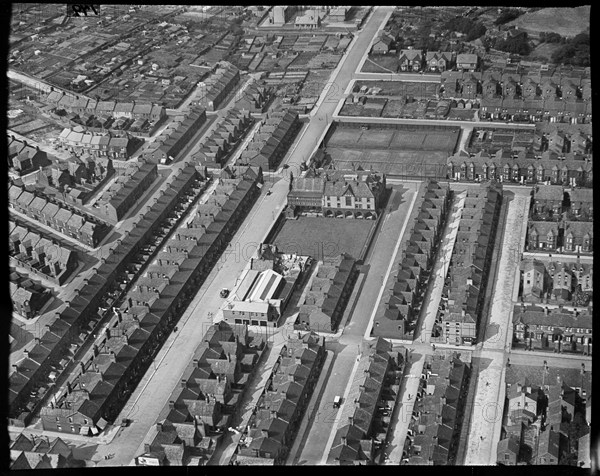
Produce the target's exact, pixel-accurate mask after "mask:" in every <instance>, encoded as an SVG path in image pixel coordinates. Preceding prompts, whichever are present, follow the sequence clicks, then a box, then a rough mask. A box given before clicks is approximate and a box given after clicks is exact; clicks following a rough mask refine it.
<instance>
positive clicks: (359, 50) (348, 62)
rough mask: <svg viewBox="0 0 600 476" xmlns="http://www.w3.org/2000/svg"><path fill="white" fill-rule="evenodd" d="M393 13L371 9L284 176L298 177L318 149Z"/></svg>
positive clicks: (327, 86) (331, 78) (381, 9)
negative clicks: (375, 37)
mask: <svg viewBox="0 0 600 476" xmlns="http://www.w3.org/2000/svg"><path fill="white" fill-rule="evenodd" d="M393 10H394V7H388V6H386V7H376V8H375V10H374V11H373V13H372V14H371V16H370V18H369V19H368V20H367V22H366V24H365V26H364V27H363V29H362V30H361V31H360V32H359V33H358V38H356V40H355V41H354V42H353V44H352V45H351V46H350V49H349V50H348V52H347V53H346V55H345V56H344V57H343V58H342V60H341V61H340V64H339V65H338V67H337V68H336V71H334V72H333V73H332V75H331V77H330V79H329V82H328V83H327V84H326V85H325V88H324V91H323V93H322V96H324V99H323V100H321V101H320V103H317V108H316V110H315V112H314V113H311V115H312V116H313V117H312V119H311V121H310V123H309V125H308V127H307V128H306V129H305V131H304V133H303V135H302V137H301V139H300V141H299V144H298V147H296V148H295V149H294V150H293V151H292V153H291V154H290V156H289V157H288V159H287V161H286V162H285V164H287V165H289V168H288V169H287V170H285V171H284V173H285V175H286V176H289V173H293V175H294V177H298V176H299V175H300V163H301V162H306V161H307V160H308V159H309V158H310V156H311V154H312V151H313V150H314V149H315V148H316V147H317V146H318V143H319V142H320V140H321V138H322V135H323V133H324V132H325V130H326V125H327V124H328V121H330V120H331V117H332V114H333V113H334V111H335V109H336V106H337V105H338V102H339V101H340V99H342V98H343V97H344V91H345V90H346V87H347V86H348V84H349V83H350V81H351V79H352V75H353V74H354V72H355V71H356V68H357V66H358V64H359V63H360V61H361V60H362V58H363V56H364V54H365V53H366V52H367V51H368V49H369V46H370V45H371V41H372V39H373V37H374V36H375V34H376V33H377V30H378V29H379V27H380V25H381V23H382V22H383V21H384V20H385V18H386V17H387V15H388V13H389V12H390V11H393Z"/></svg>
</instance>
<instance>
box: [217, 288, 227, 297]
mask: <svg viewBox="0 0 600 476" xmlns="http://www.w3.org/2000/svg"><path fill="white" fill-rule="evenodd" d="M219 294H220V295H221V297H222V298H226V297H227V296H229V289H227V288H223V289H221V292H220V293H219Z"/></svg>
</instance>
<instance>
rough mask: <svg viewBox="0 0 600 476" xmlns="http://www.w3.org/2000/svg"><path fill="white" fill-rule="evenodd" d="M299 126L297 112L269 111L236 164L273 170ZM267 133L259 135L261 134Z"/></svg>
mask: <svg viewBox="0 0 600 476" xmlns="http://www.w3.org/2000/svg"><path fill="white" fill-rule="evenodd" d="M299 128H300V122H299V120H298V114H297V113H295V112H292V111H289V110H287V111H285V110H284V111H280V112H270V113H268V115H267V118H266V120H264V121H263V123H262V124H261V126H260V128H259V129H258V131H257V135H258V136H257V137H253V139H252V141H250V143H249V144H248V146H247V147H246V150H244V151H243V152H242V155H241V157H240V158H239V159H238V160H237V164H238V165H250V166H254V167H261V168H262V169H263V170H275V169H276V168H277V166H278V165H279V163H280V162H281V159H282V158H283V157H284V155H285V154H286V152H287V150H288V148H289V146H290V145H291V143H292V142H293V140H294V138H295V137H296V134H297V132H298V130H299ZM263 133H264V134H267V135H266V136H261V134H263Z"/></svg>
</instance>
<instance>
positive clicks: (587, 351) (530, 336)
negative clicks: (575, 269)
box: [513, 304, 592, 355]
mask: <svg viewBox="0 0 600 476" xmlns="http://www.w3.org/2000/svg"><path fill="white" fill-rule="evenodd" d="M513 329H514V333H513V346H514V347H518V348H525V349H528V350H541V351H547V352H548V351H550V350H551V349H552V351H553V352H558V353H562V352H567V353H580V354H584V355H591V354H592V313H591V305H590V309H583V310H581V308H579V310H576V311H568V310H566V309H564V308H563V307H562V306H560V307H559V308H553V309H549V308H548V307H546V306H543V304H542V305H540V306H515V309H514V317H513Z"/></svg>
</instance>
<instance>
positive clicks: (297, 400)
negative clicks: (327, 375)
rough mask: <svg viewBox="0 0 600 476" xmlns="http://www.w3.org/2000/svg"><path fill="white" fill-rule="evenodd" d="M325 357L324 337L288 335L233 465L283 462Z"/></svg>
mask: <svg viewBox="0 0 600 476" xmlns="http://www.w3.org/2000/svg"><path fill="white" fill-rule="evenodd" d="M325 357H326V351H325V338H324V337H319V336H318V335H317V334H315V333H313V332H309V333H306V334H304V335H301V334H300V333H299V334H298V337H295V336H293V337H292V336H291V337H289V338H288V340H287V342H286V343H285V345H284V346H283V347H282V349H281V353H280V355H279V357H278V359H277V361H276V362H275V365H274V366H273V371H272V372H271V376H270V377H269V380H268V381H267V384H266V386H265V389H264V390H263V393H262V394H261V396H260V398H259V400H258V404H257V405H256V408H255V411H254V413H253V414H252V416H251V417H250V421H249V423H248V427H247V428H246V431H245V432H244V433H243V436H242V438H241V439H240V444H239V446H238V451H237V455H236V457H235V462H236V463H237V464H240V465H246V464H264V465H280V464H283V463H284V462H285V458H286V457H287V455H288V452H289V450H290V447H291V446H292V444H293V442H294V439H295V437H296V433H297V431H298V428H299V426H300V423H301V421H302V416H303V415H304V411H305V410H306V406H307V405H308V402H309V400H310V397H311V395H312V392H313V390H314V387H315V385H316V383H317V380H318V378H319V375H320V373H321V369H322V368H323V363H324V362H325Z"/></svg>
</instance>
